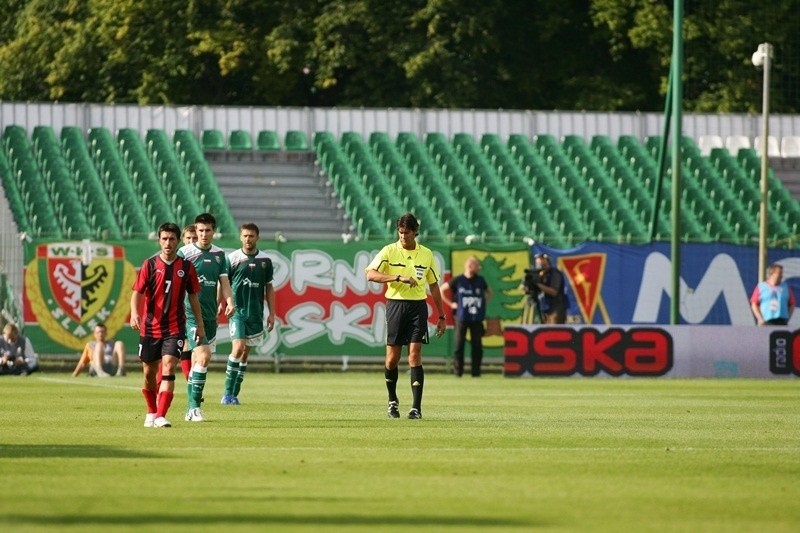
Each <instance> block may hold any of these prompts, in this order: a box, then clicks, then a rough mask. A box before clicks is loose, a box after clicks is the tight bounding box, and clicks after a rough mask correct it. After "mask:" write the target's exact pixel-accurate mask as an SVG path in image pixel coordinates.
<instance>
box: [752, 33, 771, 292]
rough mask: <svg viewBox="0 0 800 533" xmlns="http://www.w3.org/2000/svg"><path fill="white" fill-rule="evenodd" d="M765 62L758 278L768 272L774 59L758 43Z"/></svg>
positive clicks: (768, 45) (766, 45)
mask: <svg viewBox="0 0 800 533" xmlns="http://www.w3.org/2000/svg"><path fill="white" fill-rule="evenodd" d="M756 54H760V55H761V58H762V60H763V62H764V89H763V92H764V94H763V95H762V100H761V121H762V122H761V206H760V209H759V221H758V222H759V224H758V279H759V280H761V279H764V277H765V276H766V274H767V228H768V223H767V222H768V221H767V216H768V212H769V211H768V209H767V208H768V205H769V204H768V202H769V198H768V195H769V186H768V181H767V170H768V168H769V70H770V63H771V61H772V45H771V44H769V43H763V44H760V45H758V51H757V52H756ZM754 57H755V56H754Z"/></svg>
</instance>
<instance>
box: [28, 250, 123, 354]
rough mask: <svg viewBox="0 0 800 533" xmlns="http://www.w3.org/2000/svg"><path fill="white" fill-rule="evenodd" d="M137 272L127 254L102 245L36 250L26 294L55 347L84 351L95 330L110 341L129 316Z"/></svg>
mask: <svg viewBox="0 0 800 533" xmlns="http://www.w3.org/2000/svg"><path fill="white" fill-rule="evenodd" d="M135 278H136V270H135V268H134V267H133V265H132V264H130V263H129V262H128V261H126V260H125V249H124V248H122V247H121V246H113V245H108V244H103V243H98V242H89V241H82V242H60V243H49V244H41V245H39V246H37V247H36V256H35V258H34V259H33V260H32V261H31V262H30V263H28V266H27V267H26V269H25V291H26V293H27V296H28V300H29V301H30V304H31V308H32V310H33V312H34V314H35V316H36V321H37V322H38V323H39V326H40V327H41V328H42V331H43V332H44V333H45V334H46V335H48V336H49V337H50V338H51V339H53V340H54V341H55V342H57V343H59V344H62V345H64V346H67V347H69V348H72V349H74V350H81V349H82V348H83V346H84V344H86V342H87V341H88V340H91V336H92V329H93V328H94V326H95V324H97V323H99V322H104V323H105V324H106V326H107V327H108V334H109V336H110V337H111V336H113V335H115V334H116V333H117V332H118V331H119V330H120V329H121V328H122V326H123V325H124V323H125V319H126V317H127V316H128V313H129V312H130V299H129V297H130V289H131V287H132V286H133V283H134V281H135Z"/></svg>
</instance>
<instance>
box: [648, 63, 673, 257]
mask: <svg viewBox="0 0 800 533" xmlns="http://www.w3.org/2000/svg"><path fill="white" fill-rule="evenodd" d="M664 101H665V102H664V127H663V128H662V129H661V146H659V149H658V174H657V175H656V184H655V189H654V190H653V191H652V193H653V215H652V217H651V218H650V242H653V241H654V240H656V233H657V232H658V217H659V216H661V187H662V186H663V185H664V167H665V166H666V163H667V144H668V142H669V126H670V124H669V122H670V119H671V117H672V113H671V110H672V66H670V68H669V79H668V80H667V97H666V98H665V99H664Z"/></svg>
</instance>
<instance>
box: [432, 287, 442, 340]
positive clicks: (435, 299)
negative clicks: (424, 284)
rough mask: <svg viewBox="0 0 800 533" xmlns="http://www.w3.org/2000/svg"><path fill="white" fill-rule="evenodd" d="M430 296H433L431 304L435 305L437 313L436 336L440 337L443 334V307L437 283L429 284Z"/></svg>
mask: <svg viewBox="0 0 800 533" xmlns="http://www.w3.org/2000/svg"><path fill="white" fill-rule="evenodd" d="M430 289H431V296H433V303H434V304H436V310H437V311H438V312H439V314H438V316H437V317H436V336H437V337H441V336H442V334H443V333H444V328H445V323H444V307H443V303H442V292H441V291H440V290H439V283H438V282H433V283H431V284H430Z"/></svg>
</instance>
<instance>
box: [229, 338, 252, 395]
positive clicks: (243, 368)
mask: <svg viewBox="0 0 800 533" xmlns="http://www.w3.org/2000/svg"><path fill="white" fill-rule="evenodd" d="M249 355H250V346H247V345H246V346H245V347H244V353H243V354H242V360H241V362H240V363H239V375H238V376H236V383H235V384H234V386H233V398H232V401H233V404H234V405H239V392H240V391H241V390H242V383H243V382H244V377H245V375H247V357H248V356H249Z"/></svg>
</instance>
